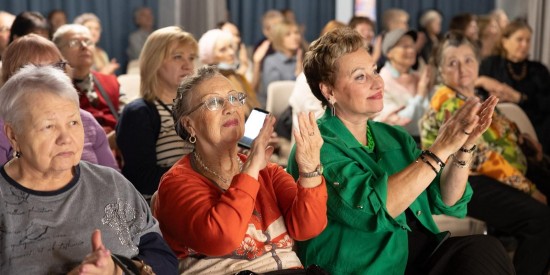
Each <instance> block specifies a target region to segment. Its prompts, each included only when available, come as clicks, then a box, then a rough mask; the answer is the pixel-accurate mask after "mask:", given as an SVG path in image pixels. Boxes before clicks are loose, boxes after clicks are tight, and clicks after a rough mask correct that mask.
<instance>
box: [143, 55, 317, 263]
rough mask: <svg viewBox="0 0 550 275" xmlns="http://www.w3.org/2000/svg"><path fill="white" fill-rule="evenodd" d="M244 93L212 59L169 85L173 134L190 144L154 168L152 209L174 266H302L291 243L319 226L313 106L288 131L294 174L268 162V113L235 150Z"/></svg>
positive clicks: (309, 235)
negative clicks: (242, 150)
mask: <svg viewBox="0 0 550 275" xmlns="http://www.w3.org/2000/svg"><path fill="white" fill-rule="evenodd" d="M245 101H246V94H245V93H243V92H240V91H235V89H234V87H233V86H232V85H231V82H230V81H229V80H228V79H227V78H226V77H224V76H223V75H222V74H221V73H220V72H219V71H217V70H216V68H215V67H212V66H206V67H202V68H200V69H199V70H198V71H197V72H196V73H194V74H193V75H190V76H188V77H186V78H185V79H184V80H183V81H182V83H181V85H180V87H179V88H178V93H177V97H176V100H175V102H174V110H173V115H174V121H175V122H176V132H177V133H178V135H180V136H181V137H182V138H183V139H185V140H189V142H191V143H193V144H195V150H194V151H193V152H192V153H190V154H189V155H187V156H185V157H183V158H181V159H180V160H179V161H178V162H177V163H175V164H174V166H172V168H171V169H170V170H169V171H168V172H167V173H166V174H165V175H164V176H163V178H162V179H161V182H160V185H159V189H158V193H157V194H158V197H157V199H156V200H154V204H153V206H152V207H153V211H154V214H155V216H156V217H157V219H158V220H159V223H160V227H161V231H162V233H163V236H164V238H165V239H166V241H167V243H168V244H169V245H170V247H171V248H172V250H173V251H174V252H175V253H176V254H177V257H178V258H179V259H180V260H179V261H180V265H179V266H180V273H183V274H198V273H201V274H206V273H209V274H214V273H215V274H235V273H238V272H241V271H246V272H248V273H246V274H254V273H250V272H261V273H265V272H272V271H278V270H285V271H284V272H285V273H284V274H305V272H306V270H305V269H304V268H303V266H302V263H301V262H300V259H298V256H297V255H296V253H295V252H294V250H293V245H294V241H295V240H308V239H310V238H313V237H315V236H317V235H318V234H319V233H321V231H323V229H324V228H325V226H326V225H327V207H326V203H327V191H326V187H325V181H324V178H323V176H322V170H323V169H322V166H321V165H320V150H321V146H322V145H323V140H322V138H321V135H320V133H319V129H318V128H317V124H316V123H315V119H314V117H313V114H309V116H308V115H306V114H301V115H300V117H299V125H300V129H301V130H300V131H295V132H294V136H295V138H296V157H297V163H298V170H299V171H300V173H301V175H300V178H299V179H298V181H297V182H296V181H295V180H294V179H293V178H292V177H291V176H290V175H289V174H287V173H286V172H285V171H284V170H283V168H282V167H280V166H278V165H275V164H273V163H269V161H268V160H269V157H270V156H271V154H272V153H273V147H271V146H268V142H269V139H270V136H271V133H272V132H273V127H274V124H275V118H274V117H273V116H272V115H268V116H267V117H266V119H265V120H264V123H263V127H262V129H261V130H260V132H259V135H258V137H256V139H255V140H254V142H253V144H252V147H251V149H250V153H249V155H248V156H245V155H242V154H238V146H237V143H238V141H239V140H240V139H241V137H242V136H243V132H244V110H243V109H244V108H243V106H244V104H245ZM313 270H317V269H315V268H313V267H312V268H308V269H307V271H308V272H310V273H308V274H311V272H313ZM289 272H291V273H289ZM317 272H320V271H319V270H317ZM270 274H272V273H270ZM313 274H323V273H315V272H314V273H313Z"/></svg>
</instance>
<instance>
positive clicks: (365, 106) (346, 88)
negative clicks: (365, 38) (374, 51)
mask: <svg viewBox="0 0 550 275" xmlns="http://www.w3.org/2000/svg"><path fill="white" fill-rule="evenodd" d="M336 64H337V67H338V72H337V73H336V81H335V83H334V88H333V89H332V95H333V96H334V98H335V100H336V111H337V114H338V116H340V117H344V118H345V119H346V120H350V121H353V120H364V119H365V117H371V116H372V115H374V114H375V113H378V112H380V111H381V110H382V107H383V106H384V104H383V98H384V82H383V81H382V78H381V77H380V76H379V75H378V73H377V71H376V62H375V61H374V60H373V59H372V57H371V55H370V54H369V53H368V52H367V50H366V49H364V48H360V49H358V50H357V51H355V52H352V53H349V54H346V55H344V56H342V57H340V58H339V59H338V60H337V61H336ZM325 96H326V95H325Z"/></svg>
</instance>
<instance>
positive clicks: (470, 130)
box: [431, 97, 494, 159]
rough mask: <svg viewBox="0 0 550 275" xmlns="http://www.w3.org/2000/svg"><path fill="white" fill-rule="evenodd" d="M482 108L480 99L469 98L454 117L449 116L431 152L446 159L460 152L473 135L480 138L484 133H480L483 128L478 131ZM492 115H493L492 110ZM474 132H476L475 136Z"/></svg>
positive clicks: (440, 129)
mask: <svg viewBox="0 0 550 275" xmlns="http://www.w3.org/2000/svg"><path fill="white" fill-rule="evenodd" d="M487 104H488V103H487ZM481 107H482V105H481V103H479V98H477V97H470V98H468V99H467V100H466V101H465V102H464V105H463V106H462V107H461V108H460V109H458V110H457V111H456V112H455V113H454V115H453V116H448V117H447V120H446V121H445V123H443V125H441V127H440V128H439V133H438V135H437V138H436V139H435V141H434V144H433V145H432V146H431V148H432V149H431V150H432V151H434V152H435V151H437V152H438V153H439V154H438V156H439V157H440V158H441V159H446V158H447V157H448V156H450V155H451V154H452V153H454V152H456V151H458V149H460V147H462V146H464V144H465V143H466V141H467V140H470V138H471V136H472V135H476V136H478V137H479V135H480V133H483V132H481V131H480V129H481V128H483V127H480V128H479V129H477V127H478V124H479V122H480V117H479V112H480V110H482V109H481ZM493 109H494V106H493ZM490 113H491V115H492V110H491V111H490ZM489 119H490V118H489ZM484 123H487V121H486V120H484ZM489 124H490V121H489ZM487 127H488V125H487ZM476 129H477V130H476ZM485 129H486V128H485ZM474 130H476V132H475V134H474ZM483 131H485V130H483Z"/></svg>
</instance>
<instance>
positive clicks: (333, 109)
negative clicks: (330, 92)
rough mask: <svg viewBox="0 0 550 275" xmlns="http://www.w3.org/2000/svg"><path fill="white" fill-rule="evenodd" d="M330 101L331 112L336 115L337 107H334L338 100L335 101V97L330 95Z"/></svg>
mask: <svg viewBox="0 0 550 275" xmlns="http://www.w3.org/2000/svg"><path fill="white" fill-rule="evenodd" d="M328 102H330V114H331V115H332V116H336V107H334V104H335V103H336V102H334V97H330V98H329V99H328Z"/></svg>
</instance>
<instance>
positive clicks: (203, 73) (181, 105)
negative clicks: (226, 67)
mask: <svg viewBox="0 0 550 275" xmlns="http://www.w3.org/2000/svg"><path fill="white" fill-rule="evenodd" d="M216 75H222V74H221V73H220V72H219V71H218V68H217V67H216V66H203V67H201V68H199V69H198V70H197V71H196V72H195V73H193V74H191V75H188V76H186V77H185V78H184V79H183V80H182V81H181V84H180V86H179V87H178V94H177V95H176V99H174V107H172V116H173V117H174V125H175V128H176V133H177V134H178V135H179V136H180V137H181V138H182V139H184V140H187V139H188V138H189V136H190V135H189V133H188V132H187V130H185V127H183V125H181V119H182V118H183V117H184V116H186V115H188V114H187V112H189V110H190V109H191V108H192V107H193V106H190V105H191V96H192V94H193V90H194V89H195V88H196V87H197V86H199V85H200V84H201V83H202V82H204V81H206V80H208V79H211V78H212V77H214V76H216Z"/></svg>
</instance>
